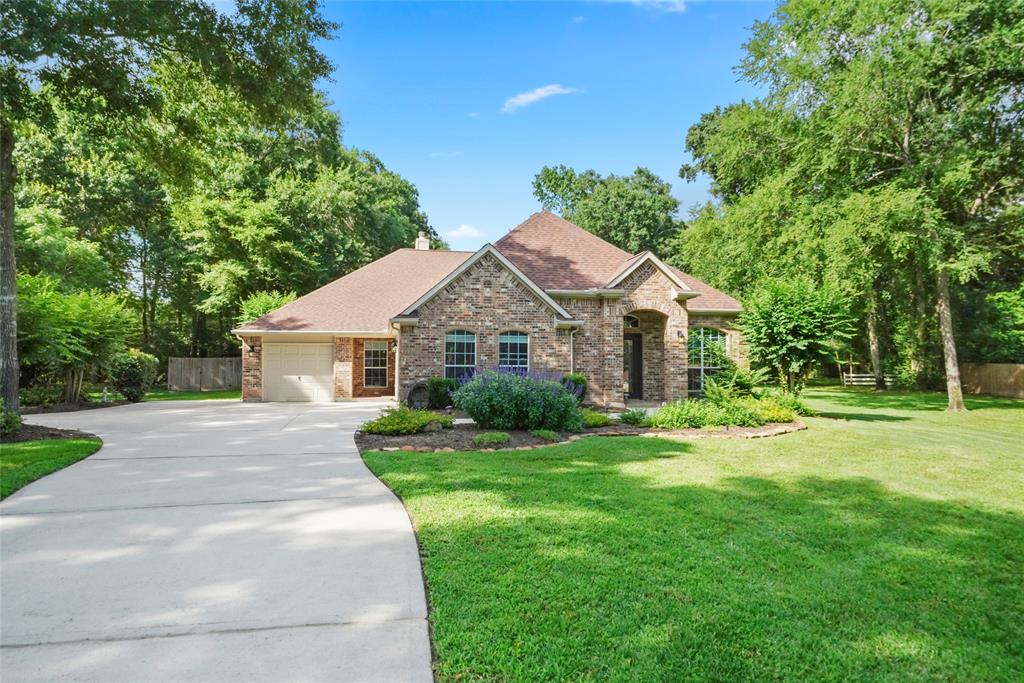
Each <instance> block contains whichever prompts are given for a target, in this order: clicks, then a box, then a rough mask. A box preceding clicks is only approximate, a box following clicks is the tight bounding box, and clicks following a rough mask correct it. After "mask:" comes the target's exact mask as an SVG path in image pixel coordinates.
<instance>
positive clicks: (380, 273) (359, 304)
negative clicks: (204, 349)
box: [239, 249, 473, 332]
mask: <svg viewBox="0 0 1024 683" xmlns="http://www.w3.org/2000/svg"><path fill="white" fill-rule="evenodd" d="M472 254H473V252H469V251H436V250H416V249H399V250H398V251H393V252H391V253H390V254H388V255H387V256H384V257H383V258H380V259H377V260H376V261H374V262H373V263H369V264H367V265H365V266H363V267H362V268H360V269H359V270H356V271H353V272H351V273H349V274H348V275H346V276H344V277H342V278H340V279H338V280H335V281H334V282H331V283H329V284H326V285H324V286H323V287H321V288H320V289H317V290H314V291H312V292H310V293H309V294H306V295H305V296H302V297H299V298H298V299H296V300H295V301H293V302H291V303H290V304H286V305H284V306H282V307H281V308H279V309H277V310H276V311H271V312H270V313H268V314H266V315H265V316H263V317H262V318H257V319H256V320H253V321H252V322H250V323H246V324H245V325H243V326H242V327H241V328H239V332H244V331H245V330H281V331H291V332H302V331H308V332H314V331H321V332H386V331H387V329H388V321H389V320H390V319H391V318H392V317H393V316H395V315H398V314H399V313H401V312H402V311H403V310H405V308H406V307H407V306H409V305H410V304H412V303H413V302H415V301H416V300H417V299H419V298H420V297H421V296H423V294H425V293H426V292H427V291H428V290H430V288H431V287H433V286H434V285H436V284H437V283H438V282H439V281H441V279H443V278H444V277H445V276H446V275H448V273H450V272H452V271H453V270H455V269H456V268H458V267H459V265H461V264H462V262H463V261H465V260H466V259H467V258H469V257H470V256H472Z"/></svg>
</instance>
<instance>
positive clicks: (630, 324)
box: [622, 315, 640, 328]
mask: <svg viewBox="0 0 1024 683" xmlns="http://www.w3.org/2000/svg"><path fill="white" fill-rule="evenodd" d="M622 326H623V327H626V328H636V327H640V318H638V317H636V316H635V315H624V316H622Z"/></svg>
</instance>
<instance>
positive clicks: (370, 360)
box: [363, 341, 388, 387]
mask: <svg viewBox="0 0 1024 683" xmlns="http://www.w3.org/2000/svg"><path fill="white" fill-rule="evenodd" d="M387 385H388V343H387V342H386V341H368V342H364V343H363V386H365V387H386V386H387Z"/></svg>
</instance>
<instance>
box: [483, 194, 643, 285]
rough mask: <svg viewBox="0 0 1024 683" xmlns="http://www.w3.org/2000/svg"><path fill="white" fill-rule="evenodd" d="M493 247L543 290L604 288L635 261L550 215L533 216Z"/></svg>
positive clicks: (565, 221)
mask: <svg viewBox="0 0 1024 683" xmlns="http://www.w3.org/2000/svg"><path fill="white" fill-rule="evenodd" d="M494 246H495V248H497V250H498V251H500V252H501V253H502V254H504V255H505V257H506V258H507V259H508V260H509V261H511V262H512V263H514V264H516V267H517V268H519V270H521V271H523V272H524V273H526V275H527V277H529V278H530V279H531V280H533V281H534V282H536V283H537V284H538V285H540V286H541V287H542V288H543V289H593V288H595V287H604V286H605V284H607V282H608V281H609V280H611V279H612V277H613V276H614V275H615V273H616V272H618V270H619V269H620V268H621V267H622V265H623V264H624V263H625V262H626V261H627V260H629V259H632V258H633V255H632V254H630V253H629V252H627V251H623V250H622V249H619V248H618V247H616V246H615V245H614V244H609V243H608V242H605V241H604V240H603V239H601V238H600V237H598V236H597V235H595V234H593V233H591V232H587V231H586V230H584V229H583V228H580V227H578V226H576V225H573V224H572V223H570V222H569V221H567V220H565V219H563V218H559V217H558V216H556V215H555V214H553V213H551V212H550V211H541V212H539V213H535V214H533V215H532V216H530V217H529V218H527V219H526V220H525V221H523V222H522V223H520V224H519V225H518V226H517V227H515V228H513V229H512V230H511V231H510V232H508V233H507V234H506V235H505V236H504V237H502V238H501V239H500V240H498V241H497V242H495V243H494Z"/></svg>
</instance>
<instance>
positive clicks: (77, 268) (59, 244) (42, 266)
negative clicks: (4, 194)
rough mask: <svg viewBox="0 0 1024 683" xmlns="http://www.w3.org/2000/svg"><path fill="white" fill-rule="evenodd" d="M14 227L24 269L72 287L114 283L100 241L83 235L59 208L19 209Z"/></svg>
mask: <svg viewBox="0 0 1024 683" xmlns="http://www.w3.org/2000/svg"><path fill="white" fill-rule="evenodd" d="M14 226H15V250H16V251H17V254H18V269H19V270H20V271H21V272H23V273H30V274H32V275H47V276H50V277H53V278H55V279H56V280H57V281H58V282H60V284H61V287H62V288H64V289H68V290H88V289H96V290H99V289H107V288H109V287H110V286H111V284H112V283H113V281H114V276H113V271H112V269H111V268H110V265H109V264H108V263H107V261H106V260H104V258H103V255H102V253H101V252H100V245H99V243H98V242H93V241H91V240H88V239H82V238H81V237H79V235H78V231H77V230H76V229H75V228H74V227H73V226H70V225H68V224H67V223H66V222H65V221H64V218H63V216H61V214H60V213H59V212H58V211H57V210H55V209H50V208H46V207H44V206H29V207H27V208H24V209H21V210H19V211H18V213H17V215H16V216H15V220H14Z"/></svg>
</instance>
